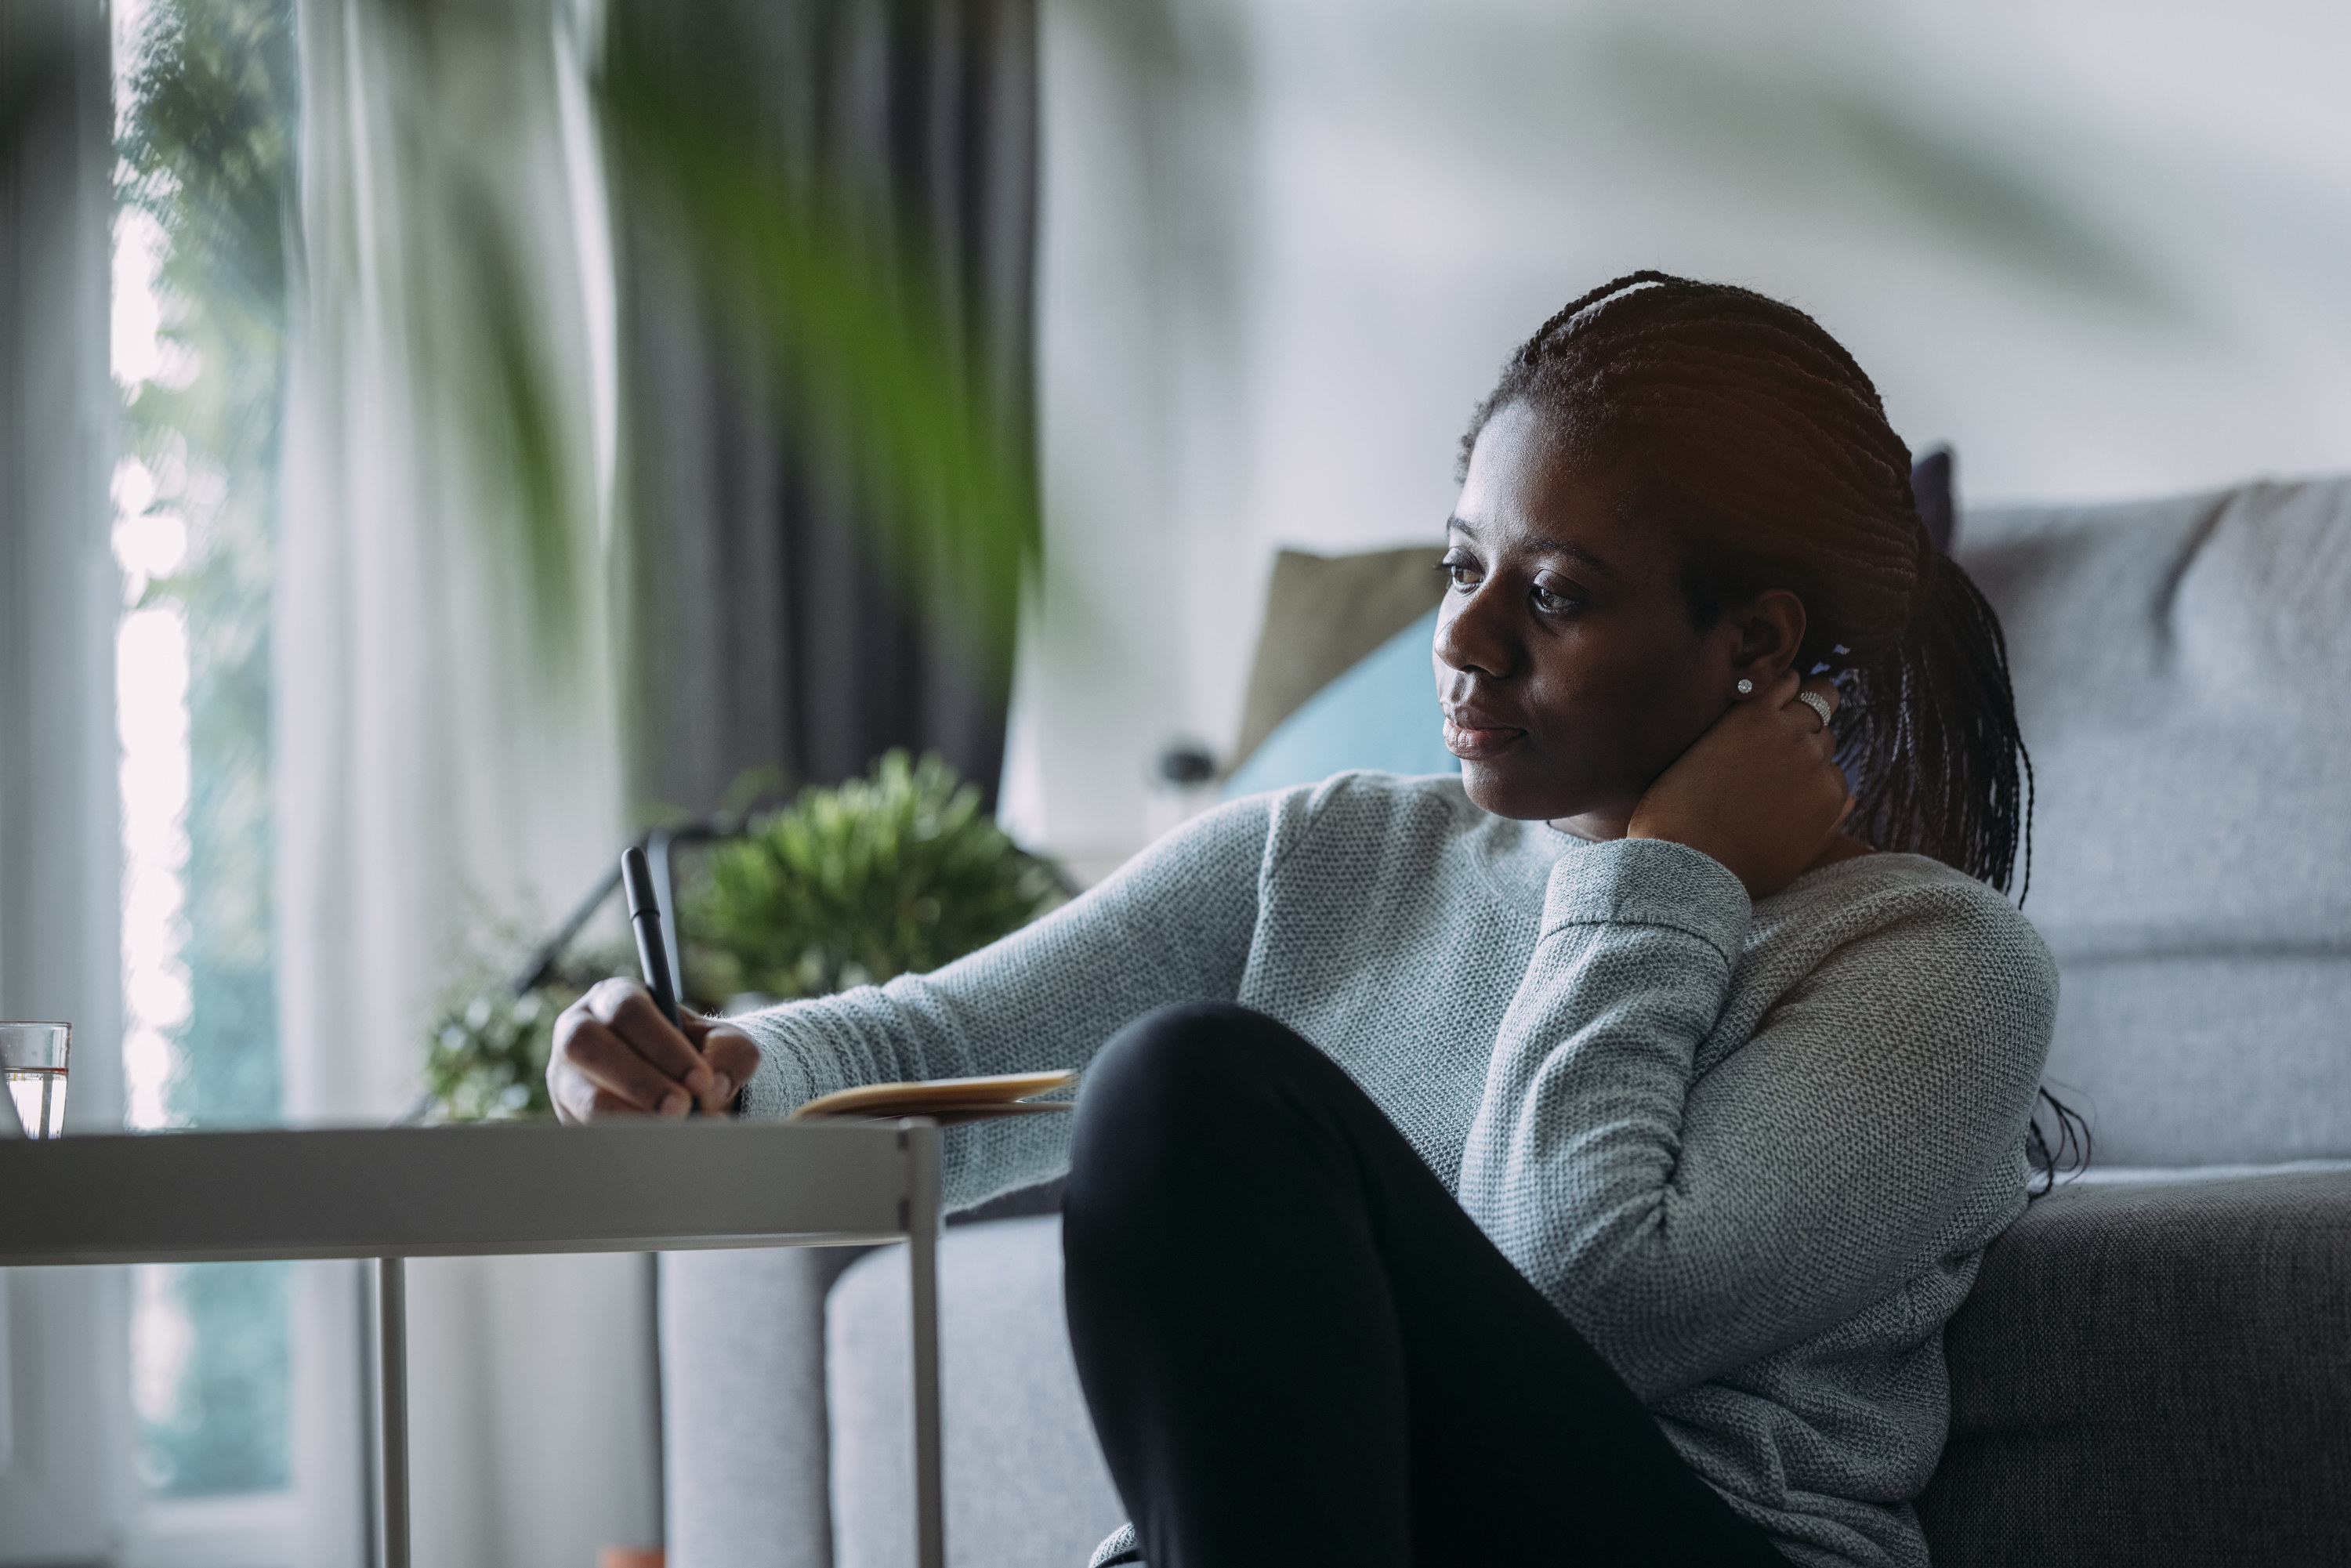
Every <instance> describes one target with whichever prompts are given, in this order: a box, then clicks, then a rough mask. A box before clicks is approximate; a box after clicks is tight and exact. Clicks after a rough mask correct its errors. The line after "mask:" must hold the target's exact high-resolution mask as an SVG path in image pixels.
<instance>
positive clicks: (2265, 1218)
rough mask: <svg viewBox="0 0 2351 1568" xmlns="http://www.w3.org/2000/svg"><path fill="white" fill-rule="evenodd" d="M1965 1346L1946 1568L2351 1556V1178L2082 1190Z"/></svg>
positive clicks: (1975, 1323) (1959, 1354)
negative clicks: (2347, 1502) (2350, 1502)
mask: <svg viewBox="0 0 2351 1568" xmlns="http://www.w3.org/2000/svg"><path fill="white" fill-rule="evenodd" d="M1945 1344H1946V1347H1947V1350H1948V1353H1949V1362H1950V1369H1951V1435H1950V1441H1949V1448H1947V1449H1946V1450H1945V1452H1944V1456H1943V1462H1942V1466H1941V1468H1940V1469H1938V1471H1937V1472H1936V1474H1935V1479H1934V1480H1933V1482H1932V1483H1931V1484H1930V1485H1929V1486H1928V1490H1927V1493H1926V1495H1925V1496H1924V1497H1922V1498H1921V1499H1920V1500H1919V1504H1918V1511H1919V1516H1920V1518H1921V1520H1922V1521H1924V1522H1925V1524H1926V1527H1927V1534H1928V1542H1929V1543H1930V1544H1931V1546H1932V1548H1933V1553H1934V1560H1935V1563H1936V1568H1978V1565H1981V1568H1995V1565H1997V1568H2013V1565H2014V1564H2017V1563H2050V1564H2064V1565H2066V1568H2094V1565H2102V1564H2109V1563H2111V1564H2115V1565H2116V1568H2123V1565H2126V1564H2127V1565H2129V1568H2189V1565H2191V1564H2196V1565H2200V1564H2211V1565H2213V1568H2221V1565H2223V1564H2226V1565H2231V1568H2233V1565H2236V1564H2241V1563H2261V1564H2262V1568H2303V1565H2304V1564H2307V1565H2309V1568H2318V1565H2319V1564H2322V1563H2325V1564H2339V1563H2351V1508H2346V1506H2345V1500H2346V1499H2351V1170H2345V1169H2335V1170H2325V1171H2303V1172H2288V1173H2280V1174H2273V1175H2265V1176H2250V1177H2239V1178H2235V1179H2225V1180H2214V1179H2203V1180H2188V1181H2179V1182H2158V1183H2144V1184H2141V1183H2114V1184H2106V1183H2098V1184H2086V1183H2085V1184H2082V1185H2079V1186H2069V1187H2061V1188H2060V1189H2059V1190H2058V1191H2057V1192H2056V1193H2055V1194H2053V1196H2051V1197H2045V1198H2043V1199H2041V1200H2039V1201H2038V1202H2036V1203H2034V1205H2033V1206H2032V1208H2031V1209H2030V1210H2028V1211H2027V1212H2026V1214H2025V1216H2024V1218H2022V1219H2021V1220H2019V1221H2017V1223H2016V1224H2015V1225H2014V1226H2013V1227H2011V1228H2010V1230H2009V1231H2008V1233H2007V1235H2005V1236H2004V1237H2002V1238H2001V1239H2000V1240H1999V1241H1997V1242H1995V1243H1994V1244H1993V1245H1992V1247H1991V1249H1990V1250H1989V1251H1988V1252H1987V1253H1986V1254H1985V1257H1984V1261H1983V1270H1982V1272H1981V1273H1980V1275H1979V1276H1978V1277H1977V1281H1976V1287H1975V1291H1974V1293H1973V1294H1971V1295H1970V1297H1969V1298H1968V1301H1967V1304H1966V1305H1965V1306H1963V1307H1962V1308H1961V1309H1960V1310H1959V1315H1958V1316H1957V1317H1956V1318H1954V1319H1953V1320H1952V1321H1951V1323H1950V1325H1949V1329H1948V1330H1947V1331H1946V1334H1945Z"/></svg>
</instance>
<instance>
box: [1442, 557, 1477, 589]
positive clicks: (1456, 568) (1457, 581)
mask: <svg viewBox="0 0 2351 1568" xmlns="http://www.w3.org/2000/svg"><path fill="white" fill-rule="evenodd" d="M1437 570H1439V571H1441V572H1443V573H1444V574H1445V580H1447V582H1450V583H1451V584H1452V585H1453V586H1454V587H1456V588H1468V587H1470V586H1471V585H1472V584H1474V583H1475V582H1477V580H1478V563H1477V562H1475V561H1469V560H1464V559H1461V558H1460V557H1458V556H1447V557H1446V558H1445V559H1443V560H1440V561H1438V562H1437Z"/></svg>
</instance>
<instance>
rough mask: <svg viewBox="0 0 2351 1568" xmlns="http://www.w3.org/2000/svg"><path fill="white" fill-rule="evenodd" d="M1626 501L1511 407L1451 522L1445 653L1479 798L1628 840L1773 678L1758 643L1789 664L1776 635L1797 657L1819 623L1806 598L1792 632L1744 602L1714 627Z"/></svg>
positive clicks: (1456, 722) (1448, 706)
mask: <svg viewBox="0 0 2351 1568" xmlns="http://www.w3.org/2000/svg"><path fill="white" fill-rule="evenodd" d="M1609 501H1610V497H1609V495H1608V493H1607V492H1606V491H1605V490H1604V489H1603V488H1602V487H1601V486H1599V485H1597V484H1595V483H1594V482H1593V481H1592V480H1590V479H1588V478H1586V477H1585V476H1583V475H1580V474H1578V473H1577V472H1575V471H1574V470H1573V468H1572V467H1571V466H1570V465H1567V464H1566V463H1564V462H1562V461H1561V460H1560V458H1559V455H1558V454H1557V453H1556V452H1555V451H1554V450H1553V447H1552V444H1551V442H1550V441H1549V440H1548V439H1547V438H1546V437H1545V435H1544V434H1543V433H1542V432H1541V429H1540V428H1539V427H1538V425H1537V423H1536V421H1535V418H1534V416H1533V415H1532V413H1531V412H1530V411H1529V410H1528V409H1527V407H1526V406H1525V405H1524V404H1522V403H1520V404H1513V405H1511V406H1510V407H1508V408H1505V409H1503V410H1501V411H1500V412H1499V413H1496V414H1495V415H1494V416H1493V418H1492V419H1490V420H1489V422H1488V423H1487V425H1486V428H1485V429H1484V431H1483V432H1481V433H1480V434H1479V437H1478V443H1477V445H1476V447H1475V448H1474V449H1473V450H1472V451H1471V453H1470V455H1469V473H1468V479H1467V480H1466V481H1465V482H1464V483H1463V485H1462V486H1461V498H1460V501H1459V502H1458V505H1457V506H1456V507H1455V511H1454V515H1453V517H1452V518H1451V520H1450V521H1449V523H1448V524H1447V554H1446V557H1445V565H1446V568H1447V572H1448V574H1449V577H1450V579H1451V584H1452V585H1451V587H1450V588H1449V589H1448V590H1447V592H1446V595H1445V602H1444V605H1443V607H1442V608H1441V609H1440V610H1439V611H1438V612H1437V642H1436V645H1435V650H1434V651H1435V654H1436V664H1437V698H1438V701H1439V702H1440V703H1441V704H1442V705H1443V706H1444V710H1445V744H1446V747H1447V749H1448V750H1450V751H1451V752H1452V753H1453V754H1454V755H1455V756H1456V757H1458V758H1461V776H1462V782H1463V784H1464V785H1465V786H1466V787H1467V789H1468V792H1469V798H1470V799H1471V800H1475V801H1476V802H1477V803H1478V804H1479V805H1480V806H1482V807H1484V808H1485V809H1486V810H1489V811H1492V812H1494V813H1496V814H1497V815H1499V816H1504V817H1514V818H1521V819H1543V820H1550V821H1558V822H1559V823H1560V825H1561V826H1562V827H1564V828H1566V829H1568V830H1569V831H1573V832H1578V833H1582V834H1583V835H1584V836H1586V837H1590V838H1614V837H1620V836H1622V834H1623V833H1624V831H1625V822H1626V821H1627V820H1628V819H1629V818H1630V817H1631V816H1632V813H1633V807H1634V805H1635V803H1636V802H1637V801H1638V800H1640V798H1641V793H1642V791H1643V790H1644V789H1646V788H1647V787H1648V785H1649V783H1650V781H1651V780H1652V779H1656V776H1657V775H1658V774H1660V773H1662V772H1663V771H1665V768H1666V767H1667V764H1668V763H1670V762H1672V761H1673V760H1674V758H1677V757H1678V756H1680V755H1681V753H1682V752H1683V750H1684V749H1685V748H1686V747H1688V746H1689V744H1690V742H1692V741H1693V740H1696V739H1697V738H1698V736H1699V735H1700V734H1702V733H1703V732H1704V731H1705V730H1706V728H1707V727H1708V725H1711V724H1712V723H1713V722H1714V721H1715V720H1716V719H1717V718H1719V717H1720V716H1722V713H1723V711H1724V709H1725V708H1727V707H1728V706H1729V705H1730V703H1731V701H1732V700H1733V697H1734V695H1735V694H1734V687H1735V686H1736V685H1737V684H1738V681H1739V679H1740V676H1741V675H1748V676H1749V677H1750V678H1753V677H1754V676H1755V674H1756V673H1757V670H1758V668H1759V667H1760V666H1759V665H1758V663H1757V654H1758V653H1759V652H1761V653H1764V654H1765V655H1766V656H1765V657H1764V658H1763V660H1762V664H1770V663H1771V659H1770V657H1769V653H1770V652H1771V650H1769V649H1759V647H1758V646H1757V638H1756V633H1757V632H1758V631H1759V630H1760V631H1761V632H1762V633H1763V635H1764V640H1765V641H1766V642H1768V643H1780V642H1782V641H1784V642H1785V643H1786V653H1787V654H1788V655H1789V656H1792V655H1793V653H1794V647H1795V643H1796V641H1798V640H1801V638H1802V632H1803V628H1802V609H1801V608H1800V607H1799V608H1796V609H1795V611H1794V614H1795V616H1796V622H1795V624H1794V626H1793V627H1792V628H1789V627H1786V626H1781V625H1773V626H1767V627H1762V628H1758V627H1757V626H1756V625H1755V623H1754V622H1755V617H1754V616H1753V614H1752V613H1751V612H1745V611H1742V612H1731V613H1725V614H1724V615H1723V616H1722V617H1720V618H1719V620H1718V621H1717V622H1715V624H1714V625H1713V626H1712V627H1711V628H1709V629H1708V630H1706V631H1703V632H1701V631H1700V630H1698V626H1697V625H1696V624H1695V622H1694V621H1693V618H1692V616H1691V612H1690V605H1689V600H1688V597H1687V594H1686V593H1685V592H1684V591H1683V587H1682V582H1681V569H1682V559H1681V556H1680V553H1679V552H1678V550H1677V549H1675V548H1674V547H1673V545H1672V544H1671V542H1670V541H1669V540H1667V539H1666V538H1663V537H1661V530H1657V529H1654V528H1640V527H1639V526H1638V525H1636V524H1630V523H1627V522H1626V521H1625V520H1624V519H1622V518H1620V517H1616V516H1615V515H1614V513H1613V511H1612V508H1611V507H1610V505H1609ZM1771 597H1774V598H1776V599H1783V600H1788V601H1790V602H1791V603H1792V597H1793V596H1792V595H1786V594H1780V595H1775V596H1771ZM1782 618H1784V617H1782ZM1767 619H1768V618H1767ZM1791 631H1792V633H1793V635H1792V637H1791V636H1789V632H1791ZM1778 663H1779V666H1780V667H1781V668H1784V667H1785V664H1786V660H1785V659H1784V658H1782V659H1781V660H1779V661H1778ZM1777 673H1778V670H1776V669H1774V670H1772V671H1771V674H1777ZM1767 684H1768V682H1766V681H1763V680H1758V681H1757V686H1758V689H1761V687H1762V686H1763V685H1767Z"/></svg>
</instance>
